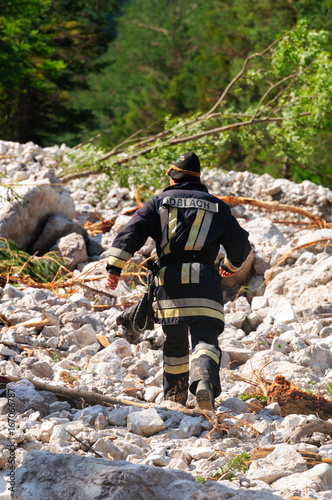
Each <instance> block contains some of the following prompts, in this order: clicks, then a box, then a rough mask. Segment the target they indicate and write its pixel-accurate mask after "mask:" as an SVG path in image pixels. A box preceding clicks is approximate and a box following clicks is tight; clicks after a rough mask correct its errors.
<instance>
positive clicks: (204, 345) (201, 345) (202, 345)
mask: <svg viewBox="0 0 332 500" xmlns="http://www.w3.org/2000/svg"><path fill="white" fill-rule="evenodd" d="M201 349H208V350H209V351H213V352H214V353H215V354H216V355H217V356H218V358H219V357H220V352H219V351H218V349H216V348H215V347H214V345H212V344H207V343H206V342H200V343H199V344H197V346H196V347H195V349H194V350H193V354H195V353H197V352H198V351H200V350H201Z"/></svg>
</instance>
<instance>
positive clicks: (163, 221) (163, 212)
mask: <svg viewBox="0 0 332 500" xmlns="http://www.w3.org/2000/svg"><path fill="white" fill-rule="evenodd" d="M159 215H160V226H161V235H162V236H161V242H160V246H161V248H165V246H166V245H167V242H168V239H167V238H168V228H167V226H168V210H167V208H165V207H160V209H159Z"/></svg>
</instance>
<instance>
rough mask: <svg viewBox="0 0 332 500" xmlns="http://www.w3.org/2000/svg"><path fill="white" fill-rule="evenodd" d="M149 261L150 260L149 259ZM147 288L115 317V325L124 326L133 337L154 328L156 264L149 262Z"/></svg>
mask: <svg viewBox="0 0 332 500" xmlns="http://www.w3.org/2000/svg"><path fill="white" fill-rule="evenodd" d="M149 262H150V261H149ZM149 268H150V269H151V270H150V269H149V272H148V282H147V289H146V291H145V292H144V295H143V297H142V298H141V299H140V300H139V301H138V302H136V304H133V305H132V306H130V307H128V309H125V310H124V311H123V312H122V313H121V314H120V315H119V316H118V317H117V318H116V323H117V325H121V326H123V327H124V328H126V329H127V330H128V331H129V332H130V333H131V334H134V336H135V337H138V336H139V335H141V333H143V332H145V331H146V330H153V328H154V310H153V307H152V303H153V299H154V290H155V284H154V282H153V281H154V277H155V275H156V273H157V271H158V268H157V265H156V264H154V263H151V264H150V265H149Z"/></svg>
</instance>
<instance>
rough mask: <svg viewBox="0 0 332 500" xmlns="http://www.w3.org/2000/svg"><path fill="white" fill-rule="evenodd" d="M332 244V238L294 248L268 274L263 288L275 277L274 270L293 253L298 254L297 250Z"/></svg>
mask: <svg viewBox="0 0 332 500" xmlns="http://www.w3.org/2000/svg"><path fill="white" fill-rule="evenodd" d="M330 244H332V239H331V238H322V239H320V240H315V241H310V242H308V243H303V244H302V245H298V246H296V247H294V248H292V250H290V251H289V252H287V253H286V255H284V256H283V257H281V258H280V259H279V260H278V262H277V263H276V265H275V266H273V267H272V269H271V271H270V272H269V273H268V275H267V276H266V278H265V280H264V281H263V283H262V284H261V286H260V287H259V288H261V287H263V286H265V285H266V284H267V283H268V281H269V280H270V278H271V276H272V275H273V272H274V270H275V269H276V268H277V267H279V266H280V265H281V264H282V263H283V262H285V261H286V260H287V259H288V257H290V255H292V253H294V252H296V251H297V250H303V248H308V247H312V246H316V245H326V246H328V245H330Z"/></svg>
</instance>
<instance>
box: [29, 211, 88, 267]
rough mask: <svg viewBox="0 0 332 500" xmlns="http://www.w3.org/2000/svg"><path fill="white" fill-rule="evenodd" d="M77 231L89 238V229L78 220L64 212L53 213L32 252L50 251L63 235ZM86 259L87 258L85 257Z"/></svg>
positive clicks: (42, 252)
mask: <svg viewBox="0 0 332 500" xmlns="http://www.w3.org/2000/svg"><path fill="white" fill-rule="evenodd" d="M72 233H77V234H80V235H81V236H83V238H84V240H85V241H87V240H88V232H87V230H86V229H85V228H84V227H83V226H82V224H80V223H79V222H78V221H75V220H72V219H71V218H70V217H68V216H66V215H63V214H58V213H57V214H55V215H51V216H50V217H49V218H48V220H47V222H46V224H45V226H44V229H43V232H42V234H41V235H40V236H39V238H37V240H36V241H35V243H34V244H33V246H32V249H31V253H33V254H34V253H35V252H39V254H40V255H43V254H44V253H46V252H48V251H49V250H50V248H51V247H52V246H53V245H55V244H56V242H57V241H58V240H59V239H60V238H62V237H63V236H67V235H68V234H72ZM85 260H86V259H85Z"/></svg>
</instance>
